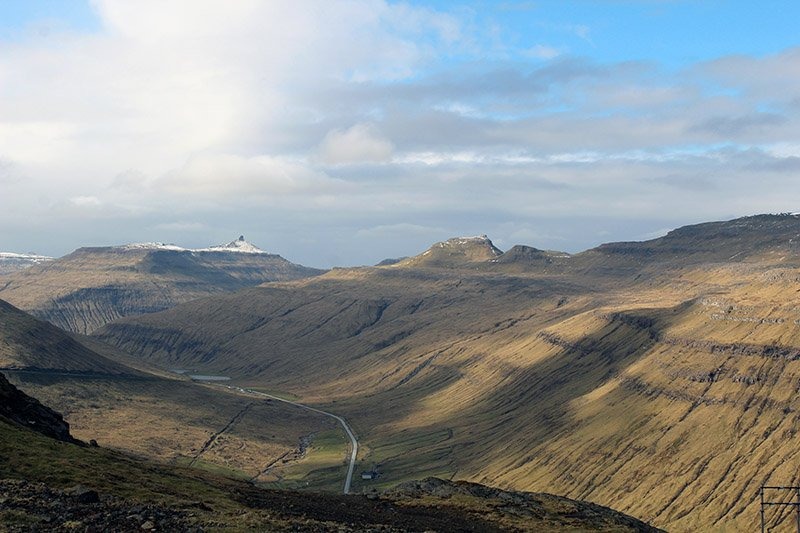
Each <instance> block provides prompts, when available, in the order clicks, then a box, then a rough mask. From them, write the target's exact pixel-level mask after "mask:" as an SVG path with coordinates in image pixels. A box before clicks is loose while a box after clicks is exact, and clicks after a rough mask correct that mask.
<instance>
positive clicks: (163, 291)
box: [0, 246, 323, 334]
mask: <svg viewBox="0 0 800 533" xmlns="http://www.w3.org/2000/svg"><path fill="white" fill-rule="evenodd" d="M322 272H323V271H322V270H318V269H314V268H308V267H304V266H302V265H297V264H294V263H292V262H290V261H287V260H286V259H284V258H283V257H281V256H279V255H275V254H268V253H261V252H259V253H243V252H236V251H225V250H204V251H192V250H183V249H174V250H173V249H169V248H167V249H165V248H158V247H155V248H153V247H147V246H141V247H136V246H128V247H105V248H81V249H79V250H76V251H75V252H73V253H71V254H69V255H67V256H65V257H62V258H59V259H56V260H53V261H50V262H48V263H45V264H41V265H34V266H31V267H29V268H27V269H25V270H23V271H19V272H15V273H13V274H9V275H6V276H3V277H2V278H0V298H2V299H4V300H6V301H8V302H10V303H12V304H13V305H15V306H17V307H19V308H20V309H23V310H25V311H27V312H29V313H31V314H32V315H34V316H36V317H37V318H40V319H42V320H46V321H47V322H50V323H51V324H54V325H56V326H58V327H60V328H62V329H64V330H67V331H71V332H73V333H82V334H86V333H90V332H92V331H94V330H95V329H97V328H99V327H101V326H103V325H104V324H107V323H108V322H111V321H113V320H117V319H119V318H122V317H128V316H137V315H141V314H144V313H153V312H156V311H163V310H165V309H169V308H171V307H173V306H175V305H177V304H179V303H183V302H188V301H191V300H195V299H197V298H202V297H205V296H210V295H214V294H221V293H225V292H231V291H236V290H239V289H242V288H246V287H252V286H254V285H258V284H261V283H266V282H272V281H291V280H296V279H302V278H306V277H311V276H316V275H319V274H321V273H322Z"/></svg>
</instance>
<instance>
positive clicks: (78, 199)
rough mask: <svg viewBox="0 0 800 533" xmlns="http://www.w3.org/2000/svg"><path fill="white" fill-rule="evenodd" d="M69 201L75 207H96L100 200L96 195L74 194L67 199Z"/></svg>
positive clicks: (100, 203)
mask: <svg viewBox="0 0 800 533" xmlns="http://www.w3.org/2000/svg"><path fill="white" fill-rule="evenodd" d="M69 201H70V203H71V204H72V205H74V206H77V207H98V206H100V205H102V202H101V201H100V199H99V198H97V197H96V196H75V197H73V198H70V199H69Z"/></svg>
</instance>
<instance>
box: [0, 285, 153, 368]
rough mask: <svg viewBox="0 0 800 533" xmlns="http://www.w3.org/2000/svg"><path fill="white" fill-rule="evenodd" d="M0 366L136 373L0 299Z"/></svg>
mask: <svg viewBox="0 0 800 533" xmlns="http://www.w3.org/2000/svg"><path fill="white" fill-rule="evenodd" d="M0 369H3V370H8V369H13V370H37V371H42V370H46V371H51V372H52V371H57V372H68V373H89V374H117V375H119V374H130V375H135V374H137V373H138V372H137V371H135V370H133V369H131V368H129V367H127V366H125V365H123V364H121V363H119V362H118V361H114V360H112V359H109V358H108V357H106V356H104V355H101V354H100V353H98V352H96V351H94V350H92V349H90V348H88V347H87V346H85V345H84V344H81V342H79V341H78V340H76V339H75V338H73V337H72V336H70V335H69V334H68V333H66V332H64V331H61V330H60V329H58V328H56V327H55V326H53V325H52V324H49V323H47V322H44V321H41V320H38V319H36V318H34V317H32V316H30V315H28V314H27V313H24V312H22V311H21V310H19V309H17V308H16V307H14V306H12V305H11V304H9V303H7V302H4V301H3V300H0Z"/></svg>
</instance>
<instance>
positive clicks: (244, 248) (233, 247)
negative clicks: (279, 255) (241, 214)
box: [194, 236, 267, 254]
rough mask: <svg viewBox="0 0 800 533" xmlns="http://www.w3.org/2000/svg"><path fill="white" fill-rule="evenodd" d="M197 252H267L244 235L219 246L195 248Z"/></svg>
mask: <svg viewBox="0 0 800 533" xmlns="http://www.w3.org/2000/svg"><path fill="white" fill-rule="evenodd" d="M194 251H195V252H241V253H246V254H265V253H267V252H265V251H264V250H262V249H261V248H259V247H258V246H255V245H254V244H251V243H249V242H247V241H246V240H244V236H240V237H239V238H238V239H236V240H235V241H231V242H229V243H228V244H220V245H219V246H211V247H210V248H202V249H200V250H194Z"/></svg>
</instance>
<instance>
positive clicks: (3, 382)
mask: <svg viewBox="0 0 800 533" xmlns="http://www.w3.org/2000/svg"><path fill="white" fill-rule="evenodd" d="M0 417H3V418H6V419H8V420H10V421H11V422H14V423H16V424H19V425H20V426H24V427H26V428H28V429H32V430H33V431H36V432H39V433H41V434H42V435H45V436H47V437H51V438H53V439H57V440H60V441H64V442H71V443H73V444H83V443H82V442H81V441H79V440H77V439H75V438H74V437H73V436H72V435H70V433H69V424H67V423H66V422H65V421H64V418H63V417H62V416H61V415H60V414H58V413H56V412H55V411H53V410H52V409H50V408H49V407H47V406H45V405H42V404H41V403H40V402H39V400H37V399H36V398H31V397H30V396H28V395H27V394H25V393H24V392H22V391H21V390H19V389H18V388H16V387H15V386H14V385H12V384H11V383H9V382H8V380H7V379H6V377H5V376H4V375H3V374H0Z"/></svg>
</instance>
